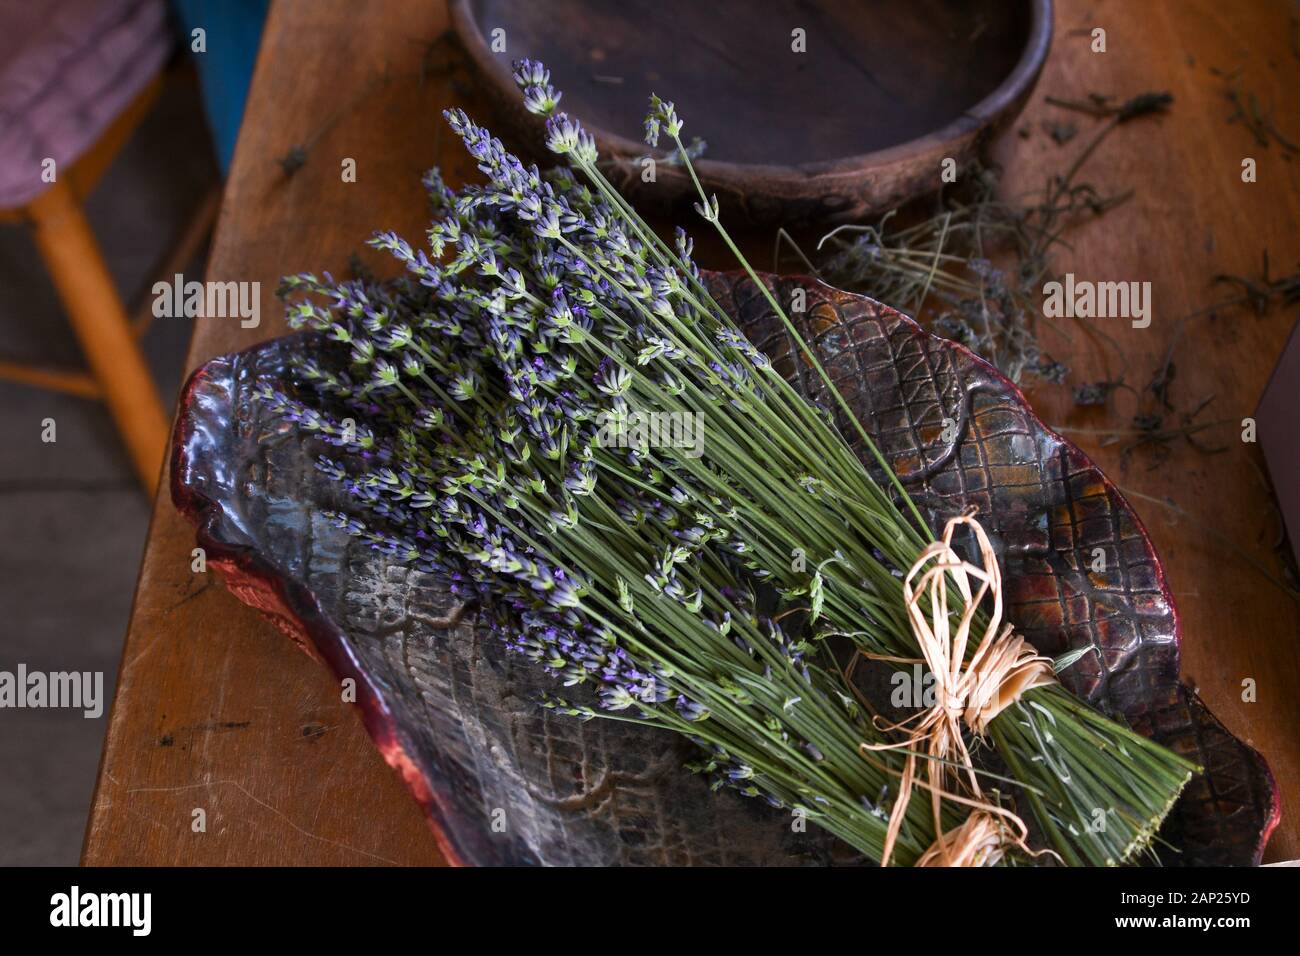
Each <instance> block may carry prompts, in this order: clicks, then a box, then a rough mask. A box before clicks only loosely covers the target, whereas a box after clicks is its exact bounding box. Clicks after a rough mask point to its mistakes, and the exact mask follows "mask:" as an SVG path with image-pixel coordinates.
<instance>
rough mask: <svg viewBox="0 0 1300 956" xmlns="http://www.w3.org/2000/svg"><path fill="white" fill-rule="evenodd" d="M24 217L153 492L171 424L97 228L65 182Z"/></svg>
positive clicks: (44, 195) (29, 207)
mask: <svg viewBox="0 0 1300 956" xmlns="http://www.w3.org/2000/svg"><path fill="white" fill-rule="evenodd" d="M25 212H26V213H27V214H28V216H29V217H30V218H31V221H32V223H33V225H34V227H35V234H36V236H35V237H36V246H37V248H38V249H39V250H40V253H41V257H42V258H43V259H44V260H45V266H46V268H47V269H49V272H50V276H51V278H53V280H54V285H55V287H56V288H57V289H58V292H59V298H60V299H61V300H62V301H63V307H64V308H65V309H66V310H67V312H68V318H69V319H70V320H71V322H72V328H73V330H74V331H75V332H76V333H77V338H78V339H79V340H80V342H81V347H82V350H83V351H84V352H85V355H86V360H87V362H89V364H90V369H91V372H92V373H93V374H94V376H95V378H96V379H97V380H98V382H99V385H100V388H101V389H102V391H103V395H104V402H105V403H106V404H107V405H108V410H109V413H110V414H111V415H112V416H113V420H114V422H116V423H117V428H118V431H119V432H120V433H121V435H122V441H123V442H124V443H125V444H126V448H127V451H128V453H129V454H130V456H131V460H132V462H133V463H134V464H135V470H136V473H137V474H138V475H139V477H140V480H141V481H142V482H143V483H144V486H145V489H146V490H148V491H150V492H152V491H153V489H154V487H155V485H156V484H157V482H158V473H159V469H160V466H161V465H162V460H163V454H164V450H165V449H166V446H167V419H166V417H165V415H164V414H163V408H162V402H161V401H160V400H159V398H158V389H157V386H155V385H154V381H153V377H152V376H151V375H150V374H149V368H148V366H146V365H145V361H144V356H143V355H142V354H141V352H140V349H139V347H138V346H137V345H136V342H135V338H134V336H133V335H132V333H131V323H130V320H129V319H128V318H127V315H126V309H125V308H124V307H123V305H122V300H121V298H120V297H119V296H118V294H117V289H116V288H114V286H113V280H112V277H111V276H110V275H109V273H108V267H107V266H106V265H105V264H104V259H103V256H101V255H100V252H99V244H98V243H97V242H96V241H95V236H94V233H92V232H91V229H90V223H89V222H87V221H86V216H85V214H84V213H83V212H82V210H81V206H80V205H78V203H77V200H76V196H75V195H74V194H73V191H72V188H71V187H70V186H68V185H67V184H66V183H65V182H63V181H59V182H56V183H54V184H53V185H52V186H50V188H49V189H47V190H46V191H45V192H43V193H42V194H41V195H40V196H38V197H37V198H36V199H34V200H32V201H31V202H30V203H28V204H27V206H26V208H25Z"/></svg>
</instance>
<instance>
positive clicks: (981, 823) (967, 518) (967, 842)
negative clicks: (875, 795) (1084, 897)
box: [861, 512, 1056, 866]
mask: <svg viewBox="0 0 1300 956" xmlns="http://www.w3.org/2000/svg"><path fill="white" fill-rule="evenodd" d="M960 525H969V526H970V528H971V530H972V531H973V532H974V534H975V540H976V542H977V544H978V546H979V552H980V561H981V563H982V565H983V566H982V567H977V566H976V565H974V564H971V563H969V562H967V561H965V560H963V559H962V557H961V555H959V554H958V553H957V552H956V551H955V550H954V549H953V547H952V537H953V533H954V532H955V531H956V530H957V528H958V526H960ZM918 575H919V576H920V580H919V581H918V582H917V585H916V587H915V589H914V588H913V585H912V582H913V581H914V580H916V578H917V576H918ZM972 579H975V580H977V581H979V582H980V583H979V587H978V589H975V590H973V589H972V587H971V580H972ZM950 581H951V582H952V584H953V585H955V586H956V591H957V594H958V595H960V600H961V608H960V611H961V616H960V618H959V619H958V621H957V626H956V628H955V629H954V628H953V627H952V612H951V611H950V609H949V606H948V595H949V590H950V584H949V582H950ZM927 594H928V596H929V607H930V617H929V620H927V619H926V616H925V613H924V612H923V611H922V609H921V605H922V599H923V598H924V597H925V596H926V595H927ZM989 595H991V596H992V598H993V611H992V613H991V614H990V615H989V619H988V624H987V626H986V627H985V629H984V633H983V635H982V637H981V638H980V639H979V641H978V646H977V647H976V649H975V652H974V654H972V655H971V658H970V660H969V661H967V660H966V648H967V645H968V644H969V643H970V631H971V628H972V626H973V625H974V623H975V615H976V612H977V610H978V609H979V607H980V604H981V602H983V600H984V599H985V597H987V596H989ZM903 596H904V599H905V600H906V602H907V614H908V618H909V620H910V621H911V624H912V632H913V634H914V636H915V638H916V643H917V646H918V647H919V648H920V651H921V658H920V659H919V660H918V659H913V658H901V657H887V656H882V655H874V654H864V656H865V657H868V658H871V659H872V660H881V661H890V662H893V663H901V664H915V663H925V664H926V665H927V666H928V667H929V669H930V673H931V674H933V675H934V694H935V702H934V704H933V705H932V706H931V707H929V708H927V709H926V710H924V711H922V712H921V713H920V714H918V715H916V716H915V717H911V718H909V719H908V720H904V721H901V722H899V723H897V724H891V725H888V726H885V727H882V728H881V729H882V730H885V731H905V732H906V733H907V734H908V736H907V739H906V740H904V741H902V742H901V743H896V744H874V745H873V744H862V748H861V749H862V750H864V751H870V750H897V749H905V750H907V751H908V755H907V760H906V761H905V763H904V765H903V771H902V775H901V778H900V780H899V788H898V798H897V799H896V800H895V801H894V807H893V810H892V811H891V813H890V815H889V828H888V830H887V832H886V837H885V847H884V853H883V854H882V856H881V864H882V865H885V866H888V865H889V860H890V857H891V856H892V854H893V849H894V843H895V841H896V840H897V838H898V833H899V830H900V829H901V828H902V825H903V818H904V815H905V813H906V811H907V804H908V801H909V800H910V799H911V797H912V787H913V786H914V785H916V784H917V780H916V761H917V754H918V753H919V752H924V754H925V755H926V757H927V758H928V759H927V761H926V762H927V764H928V778H929V780H928V785H927V784H926V783H921V784H920V786H922V787H925V788H926V789H928V790H929V791H930V797H931V805H932V807H933V810H934V829H935V833H938V834H940V836H939V838H938V839H937V840H936V841H935V844H934V846H932V847H931V848H930V849H929V850H928V851H927V852H926V853H925V854H924V855H923V856H922V857H921V859H920V860H919V861H918V863H917V865H918V866H927V865H943V866H954V865H957V866H978V865H983V864H989V863H993V862H996V860H997V859H998V858H1000V857H1001V855H1002V847H1003V846H1004V845H1005V844H1007V843H1010V844H1014V845H1019V846H1021V847H1022V848H1023V847H1024V841H1025V838H1026V836H1027V835H1028V829H1027V828H1026V827H1025V823H1024V821H1023V820H1021V819H1020V818H1019V817H1018V816H1017V815H1016V814H1015V813H1014V812H1013V811H1011V810H1008V809H1006V808H1005V807H1001V806H999V805H998V804H995V803H991V802H989V801H987V800H986V799H985V798H984V794H983V791H982V790H981V789H980V785H979V780H978V778H977V776H976V774H975V768H974V765H973V764H972V763H971V756H970V751H969V750H968V749H967V747H966V742H965V740H964V739H963V736H962V724H963V723H964V724H965V725H966V726H967V727H969V728H970V729H971V731H972V732H973V733H974V734H975V735H976V736H983V735H984V733H985V731H986V730H987V728H988V725H989V723H990V722H991V721H992V720H993V718H995V717H997V715H998V714H1000V713H1002V711H1003V710H1005V709H1006V708H1007V707H1010V706H1011V705H1012V704H1014V703H1015V702H1016V701H1017V700H1019V699H1020V695H1021V694H1023V693H1025V692H1026V691H1028V690H1030V689H1032V688H1034V687H1041V686H1043V685H1046V684H1051V683H1054V682H1055V681H1056V676H1055V672H1054V670H1053V668H1052V662H1051V659H1050V658H1046V657H1042V656H1040V655H1038V654H1037V653H1035V652H1034V650H1033V648H1032V647H1030V646H1029V645H1028V644H1027V643H1026V642H1025V639H1024V638H1023V637H1019V636H1016V635H1015V634H1014V633H1013V628H1012V625H1010V624H1003V623H1002V572H1001V570H1000V569H999V567H998V561H997V556H996V555H995V554H994V552H993V546H992V545H991V544H990V543H989V539H988V535H986V534H985V533H984V528H983V527H982V526H981V525H980V523H979V522H978V521H976V520H975V518H974V516H973V513H971V512H968V513H967V514H964V515H961V516H959V517H956V518H952V519H950V520H949V521H948V523H947V525H946V526H945V527H944V529H943V537H942V538H941V539H940V540H938V541H935V542H934V543H933V544H931V545H930V546H929V547H928V548H926V549H925V550H924V551H923V552H921V555H920V557H918V558H917V560H916V563H915V564H913V565H912V569H911V570H910V571H909V572H908V573H907V577H906V578H904V579H903ZM963 778H964V779H963ZM954 786H955V787H958V788H960V789H961V790H964V791H965V793H964V794H963V793H959V792H957V791H956V790H954V789H952V788H953V787H954ZM945 799H947V800H952V801H954V802H957V803H961V804H965V805H966V806H969V807H972V808H974V809H973V812H972V813H971V814H970V816H969V817H968V818H967V819H966V822H965V823H963V824H962V825H961V826H959V827H956V828H954V829H953V830H952V831H951V832H949V833H943V832H942V824H941V820H940V809H941V807H942V805H943V801H944V800H945Z"/></svg>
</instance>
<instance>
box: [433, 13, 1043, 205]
mask: <svg viewBox="0 0 1300 956" xmlns="http://www.w3.org/2000/svg"><path fill="white" fill-rule="evenodd" d="M451 15H452V23H453V24H454V26H455V29H456V32H457V33H458V34H459V36H460V40H461V42H462V44H463V45H464V47H465V49H466V51H467V52H468V54H469V56H470V58H471V60H472V61H473V63H474V64H475V66H476V67H477V70H478V72H479V73H480V74H481V76H482V78H483V81H484V83H483V85H484V87H485V88H486V90H487V92H488V93H489V94H490V95H491V97H492V99H493V100H494V101H495V104H496V105H497V106H498V107H499V108H500V109H501V111H502V113H503V117H504V118H505V119H507V121H508V123H509V124H510V125H512V126H513V129H514V133H515V134H516V136H517V138H518V139H519V141H520V145H523V146H525V147H528V148H534V147H538V148H540V147H539V144H540V142H541V140H540V128H541V123H540V120H539V119H538V117H536V116H533V115H531V114H529V113H528V112H527V111H525V110H524V109H523V107H522V104H521V102H520V96H519V92H518V90H517V88H516V87H515V84H514V81H513V80H512V79H511V64H512V62H513V61H515V60H517V59H521V58H523V57H529V58H532V59H540V60H542V61H543V62H544V63H545V64H546V65H547V66H548V67H549V68H550V70H551V74H552V82H553V83H554V84H555V86H556V87H557V88H558V89H560V90H561V91H562V92H563V103H562V108H563V109H565V110H566V111H567V112H569V113H570V114H571V115H573V116H575V117H577V118H578V119H580V120H581V121H582V122H583V123H584V125H585V126H586V128H587V129H588V130H589V131H590V132H591V133H592V134H593V135H594V136H595V137H596V141H597V144H598V146H599V147H600V151H601V156H602V158H603V159H604V160H605V161H606V163H607V165H608V170H609V175H610V176H611V178H612V179H614V181H615V182H616V183H617V184H618V185H619V186H620V188H622V189H623V190H624V191H625V193H626V194H627V195H629V196H630V197H632V198H633V199H635V200H636V201H638V202H641V201H649V202H653V203H658V204H661V205H667V204H677V203H680V202H682V201H683V200H687V201H689V202H693V201H694V200H695V199H696V195H695V191H694V187H693V186H692V184H691V182H690V180H689V177H688V176H686V174H685V173H684V171H683V170H682V169H681V168H680V167H678V166H675V165H671V164H667V163H665V162H662V161H660V162H658V163H657V167H656V169H655V181H654V182H645V181H644V180H643V168H644V167H643V165H642V162H641V161H642V160H643V158H644V157H645V156H647V155H651V153H652V151H651V150H650V149H649V147H647V146H646V145H645V144H644V143H643V142H642V136H641V124H642V121H643V119H644V117H645V113H646V104H647V100H648V97H649V95H650V93H652V92H654V93H657V94H659V95H660V96H661V97H663V98H664V99H667V100H672V101H673V102H675V103H676V105H677V111H678V113H679V115H680V116H681V118H682V119H683V121H684V123H685V127H684V129H683V138H684V139H685V140H686V141H687V142H689V141H690V140H691V138H692V137H694V136H699V137H701V138H703V139H704V140H705V142H706V143H707V147H706V149H705V152H704V154H703V157H702V158H701V159H700V160H699V161H698V162H697V164H696V166H697V169H698V171H699V173H700V176H701V179H702V180H703V182H704V186H705V188H706V189H707V190H709V191H711V192H716V193H717V194H718V197H719V199H720V200H721V202H722V204H723V211H724V214H726V215H727V216H728V217H729V219H732V220H734V219H736V218H743V219H745V220H747V221H749V222H752V223H774V222H779V223H783V224H786V225H795V224H804V225H807V224H825V223H830V222H841V221H851V220H861V219H864V218H866V217H869V216H872V215H875V214H878V213H882V212H885V211H887V210H889V209H892V208H894V207H895V206H897V205H899V204H901V203H902V202H904V201H906V200H907V199H910V198H912V197H914V196H917V195H921V194H924V193H927V192H931V191H933V190H935V189H937V188H938V187H939V186H940V185H941V180H940V173H941V169H942V164H943V161H944V160H945V159H949V158H950V159H953V160H955V161H956V163H957V166H958V167H959V168H960V167H962V166H964V165H965V164H966V163H967V162H969V161H970V160H971V159H972V158H974V156H975V154H976V151H977V149H978V147H979V145H980V143H981V142H982V141H983V140H984V139H985V138H986V137H987V136H989V135H990V134H991V133H992V132H993V131H995V130H997V129H1000V128H1002V127H1003V126H1005V125H1006V124H1007V123H1009V122H1010V121H1011V120H1012V119H1014V117H1015V116H1016V114H1017V113H1018V112H1019V111H1020V108H1021V107H1022V106H1023V105H1024V102H1025V100H1026V98H1027V97H1028V96H1029V93H1030V92H1031V91H1032V89H1033V86H1034V83H1035V81H1036V80H1037V78H1038V74H1039V71H1040V70H1041V69H1042V66H1043V61H1044V59H1045V58H1046V56H1047V50H1048V47H1049V46H1050V45H1051V37H1052V4H1051V0H852V2H844V0H840V2H831V0H766V2H764V3H763V4H760V5H757V6H756V5H754V4H752V3H749V2H746V0H723V2H710V3H698V2H694V0H621V2H619V3H610V4H603V3H592V2H590V0H550V2H547V3H536V2H534V0H451ZM796 30H803V31H804V38H805V41H806V52H794V51H793V49H792V46H793V45H794V44H795V42H796V41H795V38H794V31H796ZM498 31H504V32H498ZM494 41H495V44H496V49H495V50H494V45H493V44H494ZM503 44H504V50H501V46H502V45H503ZM660 145H661V146H662V145H664V144H663V143H662V142H661V144H660ZM669 145H671V144H669ZM534 151H536V150H534ZM659 155H660V156H661V157H662V153H659Z"/></svg>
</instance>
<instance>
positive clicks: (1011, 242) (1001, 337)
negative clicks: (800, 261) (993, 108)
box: [817, 92, 1173, 382]
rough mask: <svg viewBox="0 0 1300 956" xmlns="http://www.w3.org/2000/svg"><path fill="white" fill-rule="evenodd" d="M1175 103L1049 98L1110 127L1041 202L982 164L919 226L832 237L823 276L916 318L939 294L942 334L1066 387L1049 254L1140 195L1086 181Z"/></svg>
mask: <svg viewBox="0 0 1300 956" xmlns="http://www.w3.org/2000/svg"><path fill="white" fill-rule="evenodd" d="M1172 101H1173V97H1172V96H1170V94H1168V93H1160V92H1147V93H1141V94H1139V95H1137V96H1134V97H1132V98H1131V99H1129V100H1126V101H1125V102H1123V103H1119V104H1109V103H1107V102H1106V100H1105V98H1097V99H1094V100H1092V101H1089V102H1084V103H1074V102H1072V101H1066V100H1057V99H1052V98H1050V97H1049V102H1052V103H1054V104H1055V105H1058V106H1061V107H1064V108H1069V109H1075V110H1080V111H1083V112H1087V113H1089V114H1090V115H1093V116H1098V117H1103V118H1106V119H1107V120H1108V122H1107V123H1105V124H1104V125H1103V126H1102V127H1101V129H1099V130H1098V131H1097V132H1096V133H1095V134H1094V135H1093V137H1092V139H1091V140H1090V141H1089V142H1088V144H1087V145H1086V146H1085V147H1084V148H1083V149H1082V150H1081V151H1080V153H1079V155H1078V156H1077V157H1076V158H1075V159H1074V161H1073V162H1072V163H1071V164H1070V166H1069V167H1068V168H1067V169H1066V170H1065V171H1064V172H1063V173H1060V174H1056V175H1053V176H1052V177H1051V178H1050V179H1049V180H1048V182H1047V184H1046V186H1045V188H1044V191H1043V194H1042V196H1041V197H1040V198H1038V199H1037V200H1036V201H1031V202H1026V203H1021V202H1015V201H1007V200H1004V199H1002V198H1001V197H1000V183H999V177H998V175H997V173H996V172H995V171H993V170H991V169H987V168H981V167H978V166H977V167H974V168H973V169H972V170H971V171H970V172H968V173H967V174H966V176H965V177H964V182H963V183H962V184H961V185H960V186H959V187H958V188H956V189H953V190H949V191H946V192H943V193H941V194H940V196H939V200H938V209H937V211H936V212H935V213H934V215H932V216H930V217H929V218H927V219H925V220H923V221H921V222H919V223H915V224H912V225H909V226H906V227H902V228H900V227H897V226H896V225H895V224H894V217H895V213H894V212H891V213H889V214H887V215H886V216H885V217H884V218H882V219H881V220H880V221H879V222H878V223H876V224H874V225H866V226H842V227H840V228H838V229H835V230H832V232H830V233H828V234H827V235H826V236H824V237H823V238H822V240H821V242H819V243H818V251H822V250H827V253H826V255H825V257H824V258H823V260H822V263H821V268H820V269H819V270H817V272H818V274H819V275H820V276H821V277H822V278H824V279H825V280H826V281H827V282H829V283H831V284H832V285H836V286H838V287H840V288H845V289H850V290H853V291H856V292H862V293H864V294H865V295H869V296H871V297H872V298H874V299H877V300H879V301H881V302H884V303H886V304H887V305H891V306H893V307H895V308H897V309H900V310H902V311H904V312H908V313H909V314H912V315H917V316H919V315H920V314H921V312H922V309H923V308H924V306H925V304H926V303H927V301H929V300H930V297H931V296H933V297H934V298H936V299H938V300H939V301H940V302H941V303H942V304H943V306H942V307H941V308H940V310H939V311H938V312H937V314H936V315H935V316H934V318H933V319H932V320H931V321H932V326H933V328H934V330H935V331H936V332H937V333H939V334H940V335H943V336H945V337H947V338H951V339H955V340H957V341H959V342H961V343H962V344H963V345H965V346H967V347H968V348H970V349H971V350H972V351H974V352H976V353H977V354H979V355H981V356H983V357H984V358H986V359H988V360H989V361H990V362H991V363H993V364H994V365H995V366H997V368H998V369H999V370H1000V371H1001V372H1002V373H1003V374H1004V375H1006V376H1007V377H1008V378H1010V379H1011V380H1012V381H1013V382H1021V381H1022V380H1024V379H1025V378H1026V377H1028V376H1037V377H1039V378H1041V379H1044V380H1047V381H1051V382H1061V381H1063V380H1064V377H1065V375H1066V372H1067V369H1066V367H1065V366H1064V365H1063V364H1061V363H1060V362H1057V361H1054V360H1053V359H1052V358H1051V357H1049V356H1047V355H1045V354H1043V352H1042V350H1041V349H1040V347H1039V344H1038V335H1037V323H1038V320H1039V317H1040V314H1041V309H1040V305H1039V303H1040V300H1041V295H1042V291H1041V290H1042V287H1043V283H1044V282H1045V281H1046V280H1047V279H1048V277H1049V275H1050V274H1051V271H1052V266H1051V261H1050V253H1051V252H1052V250H1053V248H1054V247H1055V246H1057V245H1058V244H1061V243H1063V242H1064V238H1063V236H1064V231H1065V229H1066V227H1067V225H1068V224H1069V223H1070V222H1071V221H1073V220H1074V219H1075V218H1076V217H1077V216H1078V215H1079V214H1081V213H1088V214H1091V215H1093V216H1101V215H1103V214H1105V213H1106V212H1108V211H1109V210H1111V209H1113V208H1115V207H1116V206H1118V205H1120V204H1121V203H1123V202H1126V201H1127V200H1128V199H1129V198H1130V197H1131V196H1132V191H1131V190H1126V191H1122V192H1119V193H1115V194H1110V195H1106V194H1103V193H1102V192H1100V191H1099V190H1098V189H1097V188H1096V187H1095V186H1094V185H1092V184H1091V183H1081V182H1077V177H1078V175H1079V172H1080V171H1081V170H1082V168H1083V166H1084V165H1085V164H1086V163H1087V161H1088V159H1089V158H1090V157H1091V156H1092V154H1093V153H1094V151H1095V150H1096V149H1097V147H1098V146H1100V145H1101V143H1102V142H1103V141H1104V140H1105V139H1106V138H1107V137H1108V136H1110V135H1111V133H1112V132H1113V131H1114V130H1115V129H1116V128H1117V127H1119V126H1121V125H1123V124H1125V123H1128V122H1130V121H1132V120H1134V119H1137V118H1139V117H1143V116H1149V115H1152V114H1156V113H1160V112H1163V111H1164V110H1166V109H1167V108H1168V107H1169V105H1170V104H1171V103H1172ZM1001 249H1006V250H1009V251H1010V253H1011V255H1012V257H1013V259H1014V263H1015V265H1014V269H1013V271H1012V273H1011V274H1010V275H1008V274H1007V272H1006V271H1005V270H1002V269H999V268H996V267H995V266H994V265H993V264H992V263H991V262H990V257H991V256H992V255H993V254H994V252H996V251H998V250H1001Z"/></svg>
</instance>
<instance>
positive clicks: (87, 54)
mask: <svg viewBox="0 0 1300 956" xmlns="http://www.w3.org/2000/svg"><path fill="white" fill-rule="evenodd" d="M171 45H172V35H171V32H170V30H169V29H168V26H167V9H166V5H165V4H164V2H163V0H40V2H33V0H0V208H13V207H14V206H20V205H22V204H23V203H25V202H27V201H28V200H30V199H32V198H34V197H35V196H37V195H38V194H40V193H41V192H42V191H43V190H45V189H46V188H47V187H48V186H49V184H48V183H46V182H43V181H42V179H41V164H42V162H43V161H44V160H45V159H46V158H52V159H53V160H54V161H55V162H56V163H57V164H58V166H57V170H58V175H59V176H64V175H66V174H67V172H68V170H69V168H70V166H71V164H72V163H73V162H75V161H76V160H77V158H78V157H80V156H81V155H82V154H83V153H85V152H86V151H87V150H88V149H89V148H90V147H91V146H92V145H93V144H94V142H95V140H96V139H98V138H99V136H100V134H102V133H103V132H104V130H105V129H107V128H108V127H109V125H111V124H112V122H113V120H114V119H116V118H117V116H118V115H119V114H120V113H121V112H122V110H123V109H124V108H125V107H126V106H127V104H129V103H130V102H131V100H132V99H133V98H134V97H135V96H136V95H137V94H138V93H139V92H140V90H142V89H143V88H144V87H145V86H146V85H147V84H148V82H149V81H150V80H151V79H152V78H153V77H154V76H155V75H156V74H157V72H158V71H159V69H161V68H162V65H163V63H165V62H166V60H167V57H168V54H169V53H170V51H171Z"/></svg>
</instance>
